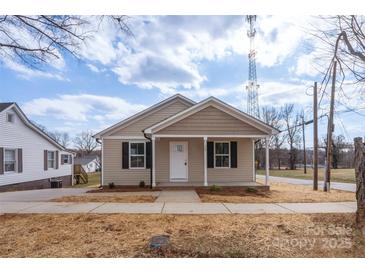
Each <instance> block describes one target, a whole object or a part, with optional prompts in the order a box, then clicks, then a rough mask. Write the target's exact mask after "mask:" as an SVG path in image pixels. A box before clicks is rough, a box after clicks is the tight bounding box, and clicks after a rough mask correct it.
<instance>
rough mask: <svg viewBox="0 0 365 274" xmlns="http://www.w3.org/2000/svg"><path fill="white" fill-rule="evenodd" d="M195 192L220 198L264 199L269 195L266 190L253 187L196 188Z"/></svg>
mask: <svg viewBox="0 0 365 274" xmlns="http://www.w3.org/2000/svg"><path fill="white" fill-rule="evenodd" d="M195 191H196V193H197V194H198V195H200V194H211V195H221V196H256V197H265V196H267V195H268V194H269V191H268V190H267V189H264V188H263V189H259V188H255V187H240V186H231V187H229V186H225V187H219V189H214V188H210V187H196V188H195Z"/></svg>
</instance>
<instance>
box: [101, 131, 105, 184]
mask: <svg viewBox="0 0 365 274" xmlns="http://www.w3.org/2000/svg"><path fill="white" fill-rule="evenodd" d="M104 164H105V163H104V138H101V186H102V187H103V186H104Z"/></svg>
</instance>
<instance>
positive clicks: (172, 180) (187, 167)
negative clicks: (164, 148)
mask: <svg viewBox="0 0 365 274" xmlns="http://www.w3.org/2000/svg"><path fill="white" fill-rule="evenodd" d="M174 143H180V144H182V143H183V144H185V145H186V146H185V151H186V153H185V155H186V179H185V178H184V179H176V178H172V177H171V174H172V157H171V156H172V152H173V151H172V145H173V144H174ZM169 150H170V153H169V154H170V174H169V179H170V182H188V181H189V142H188V141H170V142H169Z"/></svg>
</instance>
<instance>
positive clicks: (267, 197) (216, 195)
mask: <svg viewBox="0 0 365 274" xmlns="http://www.w3.org/2000/svg"><path fill="white" fill-rule="evenodd" d="M197 192H198V194H199V196H200V199H201V201H202V202H209V203H211V202H222V203H309V202H345V201H346V202H348V201H356V198H355V193H353V192H348V191H341V190H331V192H329V193H328V192H323V191H322V190H318V191H313V190H312V189H311V187H309V186H303V185H291V184H284V183H272V184H271V186H270V191H268V192H261V191H258V192H248V191H240V192H237V194H235V193H234V192H231V193H230V195H227V194H226V193H225V191H224V189H222V190H218V191H211V192H210V193H209V192H207V191H204V192H199V190H198V191H197Z"/></svg>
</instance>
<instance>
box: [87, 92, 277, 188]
mask: <svg viewBox="0 0 365 274" xmlns="http://www.w3.org/2000/svg"><path fill="white" fill-rule="evenodd" d="M276 133H278V131H277V130H276V129H275V128H273V127H271V126H269V125H268V124H265V123H264V122H263V121H261V120H259V119H256V118H255V117H252V116H250V115H248V114H247V113H244V112H242V111H240V110H238V109H236V108H234V107H232V106H230V105H228V104H226V103H224V102H222V101H220V100H218V99H217V98H214V97H209V98H207V99H206V100H203V101H201V102H199V103H196V102H194V101H192V100H190V99H188V98H186V97H184V96H182V95H179V94H177V95H174V96H172V97H170V98H168V99H166V100H164V101H162V102H160V103H158V104H156V105H154V106H152V107H150V108H148V109H146V110H143V111H141V112H139V113H137V114H135V115H133V116H131V117H129V118H127V119H125V120H123V121H121V122H119V123H117V124H115V125H113V126H111V127H109V128H107V129H105V130H103V131H101V132H99V133H98V134H96V135H95V136H94V137H95V138H97V139H98V140H100V141H101V143H102V162H103V165H102V184H103V185H108V184H109V183H114V184H116V185H138V184H139V182H140V181H145V182H150V184H151V187H154V186H189V185H200V186H208V185H213V184H220V185H240V184H247V185H253V184H256V177H255V165H254V164H255V160H254V159H255V150H254V147H255V142H256V141H257V140H260V139H266V140H268V139H269V138H270V136H271V135H273V134H276ZM267 144H268V142H267V141H266V161H265V162H266V177H265V182H266V184H268V175H269V147H268V145H267Z"/></svg>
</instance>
